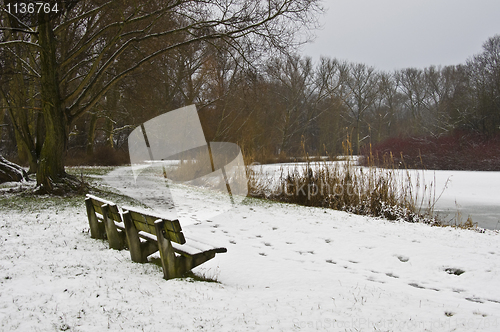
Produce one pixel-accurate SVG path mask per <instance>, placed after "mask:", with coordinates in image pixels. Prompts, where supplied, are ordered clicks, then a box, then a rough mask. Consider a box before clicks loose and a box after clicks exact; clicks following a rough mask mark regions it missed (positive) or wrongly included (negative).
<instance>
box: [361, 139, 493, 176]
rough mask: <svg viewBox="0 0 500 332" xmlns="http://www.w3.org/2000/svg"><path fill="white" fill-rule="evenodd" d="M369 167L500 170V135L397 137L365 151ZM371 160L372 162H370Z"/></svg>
mask: <svg viewBox="0 0 500 332" xmlns="http://www.w3.org/2000/svg"><path fill="white" fill-rule="evenodd" d="M363 155H364V157H365V158H364V161H365V164H368V163H374V164H376V165H378V166H383V165H384V164H385V163H386V159H390V158H392V159H393V160H394V166H396V167H399V168H401V167H405V168H406V167H407V168H426V169H443V170H476V171H498V170H500V136H496V137H487V136H485V135H481V134H477V133H469V132H458V131H457V132H455V133H454V134H452V135H448V136H441V137H407V138H402V137H396V138H390V139H388V140H386V141H384V142H382V143H379V144H377V145H374V146H373V147H371V150H370V149H367V150H365V151H363ZM370 159H371V160H370Z"/></svg>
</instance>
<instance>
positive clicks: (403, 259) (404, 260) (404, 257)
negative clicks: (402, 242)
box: [397, 255, 410, 263]
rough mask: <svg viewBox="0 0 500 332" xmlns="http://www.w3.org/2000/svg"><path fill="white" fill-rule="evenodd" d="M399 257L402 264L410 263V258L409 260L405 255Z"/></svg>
mask: <svg viewBox="0 0 500 332" xmlns="http://www.w3.org/2000/svg"><path fill="white" fill-rule="evenodd" d="M397 257H398V259H399V260H400V261H401V262H403V263H406V262H408V261H409V260H410V258H409V257H407V256H403V255H399V256H397Z"/></svg>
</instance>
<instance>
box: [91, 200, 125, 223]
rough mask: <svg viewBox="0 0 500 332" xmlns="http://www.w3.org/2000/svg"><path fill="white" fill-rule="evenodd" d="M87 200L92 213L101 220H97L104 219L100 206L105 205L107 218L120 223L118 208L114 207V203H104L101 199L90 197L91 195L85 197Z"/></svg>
mask: <svg viewBox="0 0 500 332" xmlns="http://www.w3.org/2000/svg"><path fill="white" fill-rule="evenodd" d="M87 199H88V200H90V201H91V203H92V206H93V207H94V211H95V212H96V213H98V214H100V215H101V218H99V219H101V220H102V218H103V217H104V213H103V212H102V206H103V205H107V206H108V218H110V219H112V220H114V221H117V222H121V221H122V218H121V216H120V211H119V210H118V206H116V204H115V203H113V202H110V201H106V200H104V199H101V198H99V197H96V196H92V195H87Z"/></svg>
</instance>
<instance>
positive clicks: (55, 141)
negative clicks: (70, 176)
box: [36, 13, 69, 192]
mask: <svg viewBox="0 0 500 332" xmlns="http://www.w3.org/2000/svg"><path fill="white" fill-rule="evenodd" d="M38 32H39V45H40V48H41V52H40V71H41V97H42V112H43V116H44V121H45V140H44V143H43V146H42V151H41V153H40V160H39V164H38V172H37V174H36V175H37V176H36V181H37V186H39V187H40V188H42V189H43V190H42V191H46V192H52V191H53V190H54V188H53V183H59V182H61V180H62V179H63V178H64V177H65V176H66V172H65V170H64V153H65V150H66V145H67V139H68V125H69V124H68V120H67V117H66V114H65V113H64V111H63V109H62V105H61V95H60V91H59V84H58V82H59V80H58V67H57V62H56V54H57V53H56V50H55V45H56V42H55V38H54V31H53V28H52V26H51V21H50V19H49V15H48V14H44V13H43V14H40V15H39V29H38Z"/></svg>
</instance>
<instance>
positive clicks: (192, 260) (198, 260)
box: [178, 251, 215, 274]
mask: <svg viewBox="0 0 500 332" xmlns="http://www.w3.org/2000/svg"><path fill="white" fill-rule="evenodd" d="M214 257H215V252H212V251H205V252H201V253H199V254H196V255H194V256H185V255H182V256H181V257H178V261H179V263H178V265H179V266H180V270H181V273H182V274H184V273H186V272H188V271H191V270H192V269H194V268H195V267H197V266H198V265H201V264H203V263H205V262H206V261H208V260H211V259H212V258H214Z"/></svg>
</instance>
